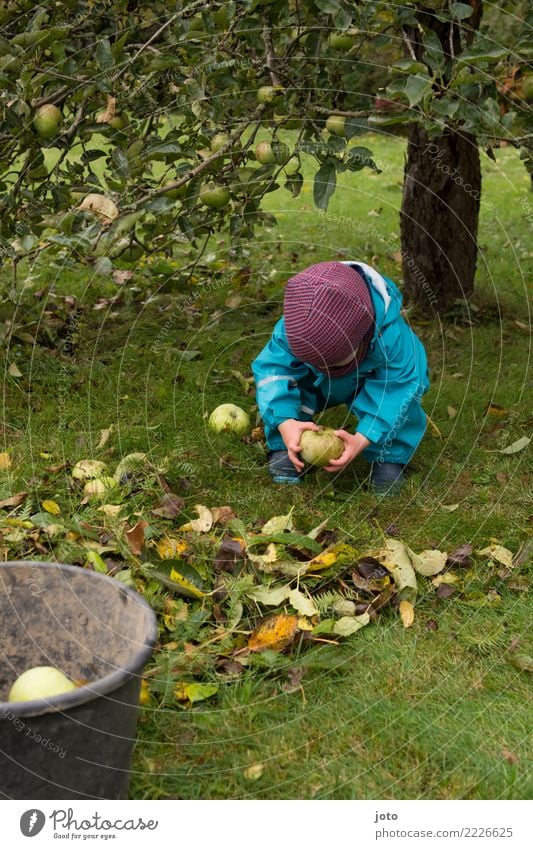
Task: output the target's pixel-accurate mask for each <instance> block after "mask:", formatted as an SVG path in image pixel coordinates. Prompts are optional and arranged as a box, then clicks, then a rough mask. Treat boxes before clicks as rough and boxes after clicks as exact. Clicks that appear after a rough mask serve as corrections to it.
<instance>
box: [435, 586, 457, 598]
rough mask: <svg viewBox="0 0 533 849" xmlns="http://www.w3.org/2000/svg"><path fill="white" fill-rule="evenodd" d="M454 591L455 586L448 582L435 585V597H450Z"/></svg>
mask: <svg viewBox="0 0 533 849" xmlns="http://www.w3.org/2000/svg"><path fill="white" fill-rule="evenodd" d="M454 592H455V587H452V586H450V584H441V585H440V586H439V587H437V592H436V596H437V598H450V596H452V595H453V594H454Z"/></svg>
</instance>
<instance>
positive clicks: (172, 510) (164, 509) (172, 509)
mask: <svg viewBox="0 0 533 849" xmlns="http://www.w3.org/2000/svg"><path fill="white" fill-rule="evenodd" d="M184 506H185V501H184V500H183V498H180V497H179V495H174V493H173V492H165V493H163V495H162V496H161V498H160V499H159V507H156V508H155V509H154V510H152V515H153V516H161V517H162V518H163V519H175V518H176V516H178V515H179V514H180V513H181V512H182V510H183V508H184Z"/></svg>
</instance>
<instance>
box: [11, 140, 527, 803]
mask: <svg viewBox="0 0 533 849" xmlns="http://www.w3.org/2000/svg"><path fill="white" fill-rule="evenodd" d="M367 143H368V145H369V147H371V148H372V149H373V151H374V153H375V156H376V158H377V160H378V161H379V163H380V165H381V167H382V171H383V173H382V174H380V175H375V174H372V173H370V172H368V173H367V172H361V173H359V174H345V175H342V177H340V178H339V188H338V190H337V193H336V194H335V196H334V198H333V200H332V202H331V204H330V209H329V210H328V213H327V215H324V214H322V213H320V212H318V211H317V210H316V209H315V207H314V205H313V200H312V183H311V182H310V180H309V181H306V183H305V185H304V189H303V192H302V194H301V196H300V197H299V198H297V199H292V198H291V197H290V195H289V194H288V193H287V192H285V191H283V190H281V191H279V192H276V193H274V194H272V195H270V196H269V198H268V208H269V209H270V210H271V211H272V212H274V213H275V214H276V216H277V218H278V222H279V223H278V226H277V227H273V228H270V229H268V230H265V229H264V230H260V231H259V232H258V235H257V238H256V240H255V241H254V243H253V244H250V246H249V255H248V256H247V257H245V258H244V259H243V260H242V261H241V263H240V264H241V273H238V272H237V270H236V269H231V268H230V269H229V270H228V271H227V273H223V274H222V275H220V274H218V276H217V275H216V273H215V269H216V268H217V263H224V262H226V261H227V251H226V247H225V241H224V240H223V239H221V240H220V241H218V240H216V239H214V240H213V242H212V245H211V246H210V251H211V254H212V256H211V257H210V258H208V262H209V263H210V265H209V266H208V268H207V270H205V271H203V272H202V274H201V275H198V279H197V280H196V281H195V282H194V283H193V285H192V286H191V289H190V290H188V291H187V292H172V293H167V292H165V291H163V292H161V293H157V292H154V293H153V296H152V297H151V298H149V299H145V298H144V297H143V293H142V291H141V292H139V291H134V290H132V289H131V288H130V285H129V284H127V285H126V286H124V287H122V288H121V289H120V290H119V288H118V287H117V286H116V285H115V284H112V283H111V282H110V281H107V280H104V279H103V278H94V279H91V278H90V277H89V276H88V274H87V273H83V272H82V273H78V272H77V271H75V270H62V269H60V268H59V269H54V268H48V267H46V265H45V264H43V263H41V265H39V266H36V267H34V268H33V269H31V272H29V273H30V279H29V280H28V282H27V289H26V290H25V292H24V294H23V296H22V297H21V299H20V305H19V306H18V307H17V308H16V309H15V310H14V308H13V303H12V302H10V301H8V300H6V301H4V302H3V303H2V304H1V307H0V308H1V314H0V321H1V322H4V321H6V320H10V319H11V320H13V321H14V323H15V324H16V326H17V327H18V329H19V330H22V332H23V333H24V332H26V333H30V334H31V335H32V336H34V337H35V336H36V337H37V338H38V342H39V344H38V345H36V346H35V347H32V345H31V344H29V343H28V341H27V340H26V341H24V339H20V337H19V338H17V337H15V338H14V339H13V340H12V342H11V347H10V349H9V353H8V357H7V360H6V366H7V365H9V364H13V363H16V365H17V367H18V369H19V370H20V372H21V374H22V377H16V376H13V375H12V374H10V373H8V372H7V371H6V372H5V379H4V395H3V403H4V410H3V417H2V418H3V432H4V447H3V448H2V449H1V450H5V451H9V452H10V454H11V455H12V459H13V465H12V469H11V471H9V472H4V473H3V474H4V479H3V481H1V482H0V489H1V490H2V492H4V493H5V495H3V496H2V497H6V496H7V495H8V494H12V493H13V492H16V491H17V490H20V489H26V490H29V491H30V492H32V493H35V500H41V499H42V498H51V499H54V500H55V501H57V503H58V504H59V505H60V507H61V509H62V512H63V514H65V515H67V514H68V515H79V511H80V507H79V494H78V493H76V492H73V491H72V490H71V488H69V486H68V476H67V475H66V474H65V473H58V474H55V475H54V474H49V475H48V476H46V477H45V469H46V467H47V466H50V465H51V464H58V463H61V462H62V461H63V460H68V461H70V462H75V461H77V460H78V459H80V458H82V457H89V456H95V457H97V458H98V459H102V460H106V461H107V460H109V461H110V462H111V463H114V462H116V460H117V459H118V458H119V457H121V456H124V455H125V454H127V453H128V452H131V451H146V452H148V453H150V455H151V457H152V458H153V460H154V462H156V463H163V461H164V460H165V458H166V459H167V463H168V466H169V473H168V476H169V479H170V480H171V482H172V481H177V480H178V479H179V478H181V477H187V478H189V479H190V480H191V481H192V487H191V489H190V490H188V491H187V493H186V496H185V497H186V500H187V505H188V506H189V505H190V507H191V508H192V506H193V505H194V504H198V503H201V504H208V505H215V504H230V505H231V506H232V507H233V509H234V510H235V512H236V513H237V515H238V516H239V517H240V518H241V519H243V520H244V521H245V522H246V523H253V522H257V521H258V520H259V519H264V520H266V519H268V518H269V517H271V516H273V515H277V514H280V513H284V512H287V510H288V509H289V508H290V507H291V505H294V507H295V511H294V515H295V517H296V523H297V526H298V527H301V528H303V529H309V528H311V527H313V526H315V525H317V524H318V523H319V522H320V521H322V520H323V519H325V518H328V519H329V526H330V527H331V528H338V529H339V530H341V531H342V532H343V534H344V535H345V536H346V538H347V539H348V540H349V541H351V542H352V543H353V544H354V545H355V546H357V547H360V548H363V549H364V547H365V546H368V547H372V546H376V545H379V541H380V536H381V531H382V530H383V529H385V528H386V527H387V526H389V525H390V524H391V523H393V524H395V525H396V526H397V527H398V528H399V530H400V533H401V536H402V539H404V540H405V541H406V542H408V543H409V545H411V546H412V547H413V548H414V549H415V550H419V549H423V548H431V547H437V548H440V549H442V550H448V551H451V550H452V549H453V548H454V547H456V546H457V545H459V544H461V543H464V542H472V543H473V544H474V545H475V547H476V548H482V547H484V546H486V545H488V544H489V542H490V541H491V538H494V539H497V540H498V541H499V542H501V543H502V544H503V545H505V546H507V547H508V548H510V549H511V550H512V551H513V552H514V551H516V550H517V549H518V548H519V546H520V544H521V543H522V542H523V541H524V539H525V538H526V535H527V533H528V521H529V520H530V515H529V514H530V513H531V512H532V511H531V504H530V502H528V497H527V494H528V487H529V488H530V481H531V478H530V473H531V466H530V465H529V467H528V466H527V463H528V453H527V451H523V452H520V453H517V454H514V455H505V454H502V453H500V450H501V449H502V448H505V447H506V446H508V445H509V444H511V443H513V442H514V441H516V440H518V439H519V438H520V437H522V436H524V435H528V434H529V432H530V430H531V418H530V416H531V410H530V406H529V405H528V403H527V400H528V389H529V397H530V390H531V377H530V374H529V372H528V366H529V352H530V335H529V332H528V330H527V325H528V323H529V313H528V302H527V295H526V280H527V278H528V275H530V273H531V258H532V256H533V253H532V250H531V242H530V239H529V241H528V235H529V234H528V229H527V219H526V214H527V208H528V207H527V204H530V206H529V210H531V204H533V197H532V196H531V195H530V193H529V180H528V178H527V175H526V173H525V170H524V169H523V166H522V165H521V163H520V162H519V161H518V157H517V155H516V152H515V151H514V150H512V149H510V148H506V149H503V150H501V151H498V152H497V154H496V159H497V161H496V163H493V162H491V161H490V160H488V159H487V158H486V157H484V159H483V169H484V203H483V206H482V217H481V230H480V237H479V241H480V246H481V251H480V257H479V263H478V268H479V271H478V289H477V293H476V295H475V297H474V298H473V305H474V308H475V309H474V310H473V311H472V312H471V317H472V322H473V324H472V325H470V324H468V323H465V322H464V321H463V313H462V312H461V311H459V310H458V311H457V314H456V315H455V317H454V316H453V315H450V317H449V318H448V319H446V320H445V321H444V322H443V323H438V322H436V321H434V322H425V321H421V320H420V319H417V317H416V316H415V315H412V316H410V318H411V320H412V323H413V326H414V327H415V329H416V331H417V332H418V333H419V335H420V336H421V338H422V339H423V341H424V343H425V345H426V346H427V350H428V354H429V358H430V363H431V370H432V378H433V384H432V388H431V390H430V392H429V393H428V395H427V396H426V398H425V408H426V410H427V411H428V413H429V415H430V416H431V418H432V420H433V421H434V422H435V424H436V426H437V428H438V429H439V430H440V434H441V437H440V438H439V436H438V435H437V433H436V432H434V431H431V430H429V431H428V434H427V435H426V437H425V439H424V441H423V443H422V446H421V448H420V450H419V451H418V453H417V455H416V457H415V459H414V461H413V464H412V473H411V476H410V478H409V481H408V484H407V485H406V487H405V491H404V492H403V493H402V494H401V495H400V496H399V497H398V498H396V499H393V500H388V501H383V502H379V501H377V500H376V498H375V497H374V496H373V495H371V494H370V493H369V492H367V491H366V489H365V486H364V485H365V477H366V474H367V469H366V466H365V463H364V462H363V461H360V462H357V463H356V464H355V465H354V469H353V470H349V471H348V472H346V473H345V474H344V475H343V476H341V477H340V478H339V479H338V480H336V481H335V482H332V480H331V478H330V477H329V476H328V475H327V474H326V473H319V474H318V475H317V476H312V477H310V478H309V479H308V480H306V482H305V484H304V485H303V486H301V487H299V488H289V489H283V488H276V487H273V486H272V485H270V483H269V479H268V476H267V474H266V472H265V469H264V459H265V457H264V452H263V449H262V447H261V445H259V444H257V443H252V444H246V443H245V442H243V441H241V440H239V439H237V438H234V439H228V438H227V437H226V438H225V437H222V436H220V437H214V436H213V435H212V434H211V433H209V432H208V431H207V430H206V422H205V413H206V412H208V411H210V410H211V409H213V407H215V406H216V405H217V404H218V403H221V402H225V401H232V402H234V403H237V404H239V405H242V406H243V407H245V408H247V409H248V410H251V409H252V407H253V404H254V399H253V395H244V390H243V387H242V386H241V383H240V382H239V380H238V378H237V377H235V376H234V375H233V374H232V370H233V371H237V372H241V373H242V374H244V375H245V376H246V375H247V374H249V366H250V362H251V360H252V359H253V357H254V356H255V354H256V353H257V352H258V350H259V348H260V347H261V346H262V345H263V344H264V342H265V341H266V339H267V338H268V334H269V333H270V331H271V328H272V326H273V324H274V321H275V320H276V319H277V317H278V316H279V315H280V311H281V299H282V292H283V286H282V284H281V283H273V282H271V281H270V280H269V274H270V272H271V271H272V269H273V268H274V269H277V270H278V271H279V272H280V273H281V274H283V273H286V274H287V276H288V275H289V274H290V273H293V272H294V271H296V270H297V269H299V268H302V267H304V266H305V265H308V264H310V263H312V262H318V261H320V260H323V259H326V258H331V257H337V256H339V257H346V258H355V259H360V260H363V261H365V262H368V263H371V264H373V265H375V266H376V267H377V268H378V269H379V270H381V271H382V272H384V273H385V274H387V275H389V276H391V277H393V278H394V279H396V280H397V281H399V282H400V283H401V280H400V279H399V274H400V272H399V265H398V263H397V258H396V257H395V254H396V253H397V251H398V249H399V240H398V209H399V204H400V201H401V180H402V163H403V157H404V142H403V141H402V140H399V139H394V138H390V139H386V138H384V137H382V138H381V139H374V138H372V139H371V140H369V141H368V142H367ZM312 173H313V171H312V169H311V168H309V171H308V176H309V177H311V176H312ZM210 268H212V269H213V277H210V272H209V269H210ZM281 274H280V276H281ZM133 282H134V283H135V279H134V281H133ZM52 283H53V284H54V291H53V292H51V293H49V295H48V297H45V298H41V299H39V298H37V297H35V295H34V292H36V291H38V290H40V289H42V288H43V286H45V285H50V284H52ZM202 283H210V284H212V285H211V286H210V289H209V291H205V290H204V291H202V286H201V284H202ZM117 293H118V294H119V295H120V301H119V302H118V304H113V303H107V304H106V303H103V308H102V309H94V305H95V303H96V301H97V299H98V298H110V297H112V296H114V295H116V294H117ZM71 294H74V295H76V296H77V298H78V302H79V306H80V311H79V315H78V319H77V323H76V325H75V326H74V327H71V328H70V330H69V328H68V325H66V324H65V316H66V310H65V305H64V300H63V298H64V296H65V295H71ZM54 305H55V308H54ZM13 313H14V315H13ZM0 326H4V327H5V329H6V331H7V330H8V329H9V328H8V327H7V326H6V325H0ZM65 339H68V340H69V341H70V343H71V344H72V345H73V347H74V353H73V355H72V356H64V355H62V354H61V353H58V348H61V346H62V345H63V346H64V344H65ZM184 351H197V352H199V354H195V355H193V358H192V359H190V360H189V359H184V356H183V353H184ZM186 356H187V355H186ZM489 403H492V404H493V405H499V406H500V407H501V408H504V409H503V411H502V410H498V408H497V407H494V406H493V408H492V410H491V411H490V412H489V413H488V412H487V408H488V405H489ZM449 408H453V410H449ZM454 411H455V412H454ZM450 413H451V415H450ZM452 416H453V417H452ZM325 420H326V421H327V422H328V423H332V424H334V423H339V422H340V421H344V411H342V410H337V411H328V413H327V415H326V417H325ZM111 424H113V425H114V431H113V432H112V434H111V437H110V439H109V441H108V443H107V444H106V445H105V446H104V447H102V448H100V449H99V448H97V445H98V442H99V440H100V432H101V430H102V429H104V428H107V427H109V426H110V425H111ZM457 504H458V507H456V508H455V509H453V510H452V511H451V512H450V510H447V509H446V507H448V508H449V507H450V506H452V507H453V506H454V505H457ZM143 509H144V507H143V502H142V499H138V500H137V501H135V500H134V501H132V504H131V515H132V517H133V513H134V512H135V510H139V511H141V512H142V510H143ZM528 516H529V520H528ZM180 521H182V520H180ZM5 545H6V546H7V547H9V544H8V543H6V544H5ZM8 554H9V556H13V551H11V552H8ZM62 555H63V556H64V557H68V556H69V549H68V546H67V545H66V544H65V545H64V547H63V549H61V546H59V547H57V548H56V549H55V556H57V557H58V558H60V557H61V556H62ZM502 575H503V573H502V566H501V565H499V564H497V563H492V562H489V561H487V560H486V559H478V560H476V561H475V565H474V566H473V567H472V568H470V569H468V570H467V571H466V573H465V574H462V578H463V582H464V584H463V591H462V592H461V593H460V594H459V593H458V594H456V595H454V596H452V597H451V598H450V599H439V598H437V597H436V595H435V591H434V589H433V588H432V587H431V584H430V583H429V582H426V581H421V585H423V587H422V592H421V593H420V594H419V599H418V602H417V606H416V619H415V623H414V625H413V627H412V628H410V629H408V630H404V629H403V627H402V625H401V623H400V621H399V619H398V617H397V615H396V614H395V613H394V612H393V611H388V612H386V613H385V614H384V615H383V616H382V618H381V619H380V620H379V622H378V623H376V624H372V625H370V626H369V627H367V628H364V629H363V630H362V631H361V632H359V633H358V634H357V635H355V636H354V637H352V638H349V639H348V640H346V641H344V642H343V643H342V644H340V645H338V646H333V645H324V647H323V648H319V649H314V650H313V651H310V652H305V653H302V654H301V655H300V656H294V655H292V656H290V655H289V656H287V657H286V658H285V659H284V660H283V661H282V663H281V666H280V668H279V669H277V672H276V675H272V674H271V673H270V671H269V670H268V668H265V669H264V670H260V669H259V670H257V669H256V670H254V671H253V674H251V673H250V674H245V675H244V676H243V677H242V678H241V680H240V681H238V682H237V683H227V684H226V683H225V684H224V685H223V686H221V687H220V690H219V693H218V695H217V697H216V698H215V699H213V700H211V701H209V702H203V703H201V704H199V705H198V706H196V707H194V708H192V709H190V710H184V709H181V708H178V707H175V706H173V705H169V706H167V707H165V708H160V707H158V702H157V697H156V696H154V698H153V701H152V702H151V704H149V705H147V706H146V707H145V708H144V709H143V711H142V717H141V723H140V726H139V736H140V741H139V744H138V746H137V748H136V753H135V759H134V772H133V780H132V788H131V794H132V796H133V797H134V798H159V797H161V798H175V797H184V798H211V799H212V798H242V797H250V798H282V799H283V798H306V799H307V798H365V799H372V798H384V799H400V798H401V799H403V798H453V799H457V798H465V799H475V798H526V797H528V796H530V794H531V792H532V789H533V788H532V787H531V784H529V786H528V777H527V776H528V760H527V759H528V739H527V735H528V730H529V728H530V719H531V713H530V708H529V704H528V697H529V693H530V689H529V684H530V680H529V678H528V674H527V673H526V672H524V671H518V670H517V669H515V667H514V666H513V665H511V663H510V662H509V658H510V653H509V648H510V647H511V649H514V648H518V649H519V651H520V652H525V653H528V652H529V653H530V654H531V653H532V647H531V642H530V637H529V636H528V625H529V629H530V619H528V600H527V593H526V592H525V589H524V588H525V583H526V580H527V575H528V564H524V565H521V566H517V567H516V568H515V569H514V570H513V573H512V575H511V576H507V577H505V576H504V575H503V576H502ZM435 623H436V625H435ZM517 641H518V642H517ZM156 660H158V661H159V660H160V659H159V658H156ZM284 667H285V668H284ZM295 668H302V669H303V670H304V674H303V677H302V679H301V687H300V686H297V687H290V686H288V682H289V681H290V680H291V676H292V677H294V671H293V670H294V669H295ZM254 764H261V765H262V772H261V769H257V771H256V773H255V776H257V775H258V774H259V773H261V774H260V775H259V777H256V778H255V780H254V777H253V775H252V776H251V775H250V774H249V773H246V770H247V768H248V767H250V766H252V765H254ZM529 774H530V773H529Z"/></svg>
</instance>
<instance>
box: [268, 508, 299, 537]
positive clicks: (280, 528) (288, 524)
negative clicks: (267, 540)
mask: <svg viewBox="0 0 533 849" xmlns="http://www.w3.org/2000/svg"><path fill="white" fill-rule="evenodd" d="M293 510H294V507H291V509H290V511H289V512H288V513H287V515H286V516H272V518H271V519H269V520H268V522H266V523H265V524H264V525H263V527H262V528H261V534H262V535H263V536H267V535H268V536H271V535H272V534H282V533H283V532H284V531H292V530H294V526H293V523H292V513H293Z"/></svg>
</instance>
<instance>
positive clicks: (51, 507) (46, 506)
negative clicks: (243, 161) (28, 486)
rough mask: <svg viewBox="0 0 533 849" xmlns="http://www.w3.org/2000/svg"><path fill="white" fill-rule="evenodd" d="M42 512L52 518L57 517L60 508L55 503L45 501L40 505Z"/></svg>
mask: <svg viewBox="0 0 533 849" xmlns="http://www.w3.org/2000/svg"><path fill="white" fill-rule="evenodd" d="M41 507H42V508H43V510H45V511H46V512H47V513H50V514H51V515H52V516H59V514H60V513H61V507H60V506H59V504H57V503H56V502H55V501H51V500H46V501H43V503H42V504H41Z"/></svg>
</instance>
